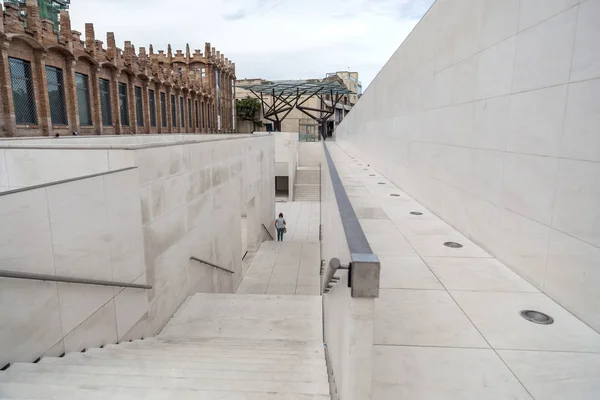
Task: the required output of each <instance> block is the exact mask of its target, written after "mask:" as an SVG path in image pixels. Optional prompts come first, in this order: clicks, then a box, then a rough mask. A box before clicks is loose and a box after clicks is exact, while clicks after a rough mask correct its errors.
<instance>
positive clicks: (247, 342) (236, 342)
mask: <svg viewBox="0 0 600 400" xmlns="http://www.w3.org/2000/svg"><path fill="white" fill-rule="evenodd" d="M140 342H142V343H146V342H148V343H167V344H178V345H181V344H183V345H188V344H189V345H194V346H198V345H201V344H204V345H210V346H211V347H219V346H221V347H229V346H246V347H252V348H256V347H261V348H295V349H303V348H312V347H317V348H320V347H323V341H322V340H321V339H319V340H288V339H261V338H240V337H230V338H229V337H210V336H206V337H196V338H194V337H177V336H170V335H167V334H160V335H159V336H155V337H152V338H148V339H144V340H140Z"/></svg>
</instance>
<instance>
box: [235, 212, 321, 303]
mask: <svg viewBox="0 0 600 400" xmlns="http://www.w3.org/2000/svg"><path fill="white" fill-rule="evenodd" d="M280 212H282V213H283V214H284V216H285V219H286V223H287V233H286V234H285V236H284V241H283V242H276V241H268V242H264V243H262V244H261V246H260V248H259V250H258V252H256V254H254V255H253V257H252V259H251V262H250V266H249V267H248V269H247V271H246V274H245V275H244V278H243V280H242V282H241V283H240V286H239V288H238V290H237V293H250V294H297V295H319V293H320V291H319V280H320V277H319V272H320V267H321V260H320V244H319V223H320V215H319V203H317V202H291V203H277V213H278V214H279V213H280ZM244 261H246V260H244Z"/></svg>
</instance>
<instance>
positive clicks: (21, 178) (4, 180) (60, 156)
mask: <svg viewBox="0 0 600 400" xmlns="http://www.w3.org/2000/svg"><path fill="white" fill-rule="evenodd" d="M20 142H22V141H19V143H20ZM46 142H47V143H48V139H47V140H46ZM4 143H5V142H2V141H0V192H5V191H8V190H12V189H19V188H24V187H29V186H35V185H43V184H46V183H50V182H56V181H61V180H65V179H73V178H77V177H80V176H84V175H92V174H98V173H102V172H106V171H114V170H118V169H122V168H128V167H132V166H133V165H134V162H133V153H132V151H130V150H116V149H115V150H111V149H85V150H83V149H53V150H52V151H48V149H44V148H37V149H36V148H8V147H6V148H2V145H3V144H4Z"/></svg>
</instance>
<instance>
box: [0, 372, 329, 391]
mask: <svg viewBox="0 0 600 400" xmlns="http://www.w3.org/2000/svg"><path fill="white" fill-rule="evenodd" d="M0 382H22V383H34V382H35V383H36V384H42V385H46V384H52V385H67V386H77V385H85V386H86V387H98V388H104V387H109V386H119V387H143V388H173V389H203V390H219V391H244V392H279V393H306V394H327V393H329V385H328V384H325V383H314V382H276V381H261V380H239V379H202V378H193V379H190V378H171V377H161V378H157V377H151V376H138V375H129V376H122V375H99V374H82V373H68V374H62V373H60V372H43V371H36V372H22V371H10V369H9V370H8V371H7V372H6V373H5V374H1V375H0Z"/></svg>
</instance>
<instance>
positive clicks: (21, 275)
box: [0, 270, 152, 289]
mask: <svg viewBox="0 0 600 400" xmlns="http://www.w3.org/2000/svg"><path fill="white" fill-rule="evenodd" d="M0 278H12V279H28V280H34V281H47V282H61V283H78V284H82V285H97V286H113V287H122V288H133V289H152V286H150V285H139V284H135V283H125V282H111V281H103V280H99V279H87V278H70V277H67V276H58V275H44V274H33V273H29V272H15V271H4V270H0Z"/></svg>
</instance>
